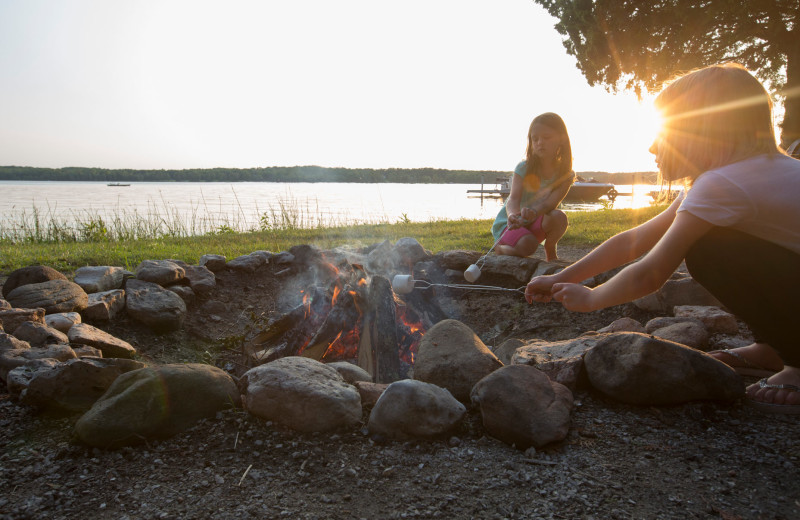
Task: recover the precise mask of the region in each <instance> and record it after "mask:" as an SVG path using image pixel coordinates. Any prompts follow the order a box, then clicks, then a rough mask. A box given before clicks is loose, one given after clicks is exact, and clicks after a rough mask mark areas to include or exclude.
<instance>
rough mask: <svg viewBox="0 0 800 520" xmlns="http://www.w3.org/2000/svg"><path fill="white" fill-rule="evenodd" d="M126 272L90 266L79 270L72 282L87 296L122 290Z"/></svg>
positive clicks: (101, 266)
mask: <svg viewBox="0 0 800 520" xmlns="http://www.w3.org/2000/svg"><path fill="white" fill-rule="evenodd" d="M126 272H127V271H126V270H125V269H123V268H122V267H113V266H108V265H90V266H86V267H80V268H78V270H77V271H75V277H74V278H73V279H72V281H73V282H75V283H76V284H78V285H80V286H81V288H82V289H83V290H84V291H86V293H87V294H91V293H99V292H105V291H111V290H114V289H120V288H122V282H123V280H124V278H125V273H126Z"/></svg>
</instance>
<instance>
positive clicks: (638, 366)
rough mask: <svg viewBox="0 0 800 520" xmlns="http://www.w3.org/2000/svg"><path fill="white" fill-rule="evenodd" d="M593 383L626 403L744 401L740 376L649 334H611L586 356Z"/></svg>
mask: <svg viewBox="0 0 800 520" xmlns="http://www.w3.org/2000/svg"><path fill="white" fill-rule="evenodd" d="M584 366H585V368H586V372H587V375H588V377H589V381H590V382H591V384H592V386H594V387H595V388H597V389H598V390H600V391H601V392H603V393H605V394H607V395H609V396H611V397H613V398H614V399H617V400H619V401H622V402H626V403H632V404H644V405H665V404H679V403H685V402H688V401H695V400H703V399H711V400H732V399H737V398H740V397H743V396H744V385H743V383H742V380H741V379H740V378H739V376H738V375H737V374H736V372H735V371H734V370H733V369H732V368H731V367H729V366H728V365H726V364H725V363H722V362H721V361H718V360H716V359H714V358H713V357H711V356H709V355H708V354H705V353H703V352H700V351H697V350H694V349H692V348H689V347H686V346H684V345H680V344H678V343H673V342H671V341H664V340H660V339H657V338H654V337H652V336H647V335H644V334H636V333H633V332H628V333H625V332H620V333H617V334H611V335H610V336H609V337H607V338H606V339H604V340H603V341H601V342H600V343H598V344H597V345H596V346H595V347H594V348H593V349H591V350H590V351H588V352H587V353H586V355H585V356H584Z"/></svg>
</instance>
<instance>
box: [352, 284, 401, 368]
mask: <svg viewBox="0 0 800 520" xmlns="http://www.w3.org/2000/svg"><path fill="white" fill-rule="evenodd" d="M367 302H368V305H367V309H368V310H367V312H366V315H365V317H364V324H363V327H362V335H361V339H362V340H361V342H360V344H359V347H358V365H359V366H360V367H361V368H363V369H364V370H366V371H367V372H369V373H370V375H372V379H373V381H375V382H376V383H391V382H393V381H397V380H398V379H400V356H399V346H398V341H397V322H396V316H395V300H394V291H392V285H391V283H390V282H389V280H387V279H386V278H384V277H383V276H375V277H373V278H372V282H371V283H370V286H369V296H368V298H367Z"/></svg>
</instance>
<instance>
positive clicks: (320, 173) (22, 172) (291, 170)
mask: <svg viewBox="0 0 800 520" xmlns="http://www.w3.org/2000/svg"><path fill="white" fill-rule="evenodd" d="M509 174H510V172H499V171H491V170H484V171H480V170H478V171H472V170H442V169H437V168H413V169H404V168H388V169H380V170H375V169H371V168H324V167H321V166H272V167H268V168H195V169H189V170H132V169H124V170H109V169H105V168H82V167H69V168H35V167H31V166H0V180H4V181H98V182H363V183H386V182H393V183H402V184H414V183H424V184H480V183H481V182H485V183H487V184H493V183H495V182H497V179H498V177H504V176H508V175H509ZM579 175H581V176H582V177H584V178H586V179H589V178H594V179H595V180H598V181H601V182H614V183H616V184H633V183H634V182H654V181H655V176H654V174H653V173H652V172H641V173H606V172H580V173H579ZM637 176H638V178H642V177H643V176H644V179H643V180H636V179H637Z"/></svg>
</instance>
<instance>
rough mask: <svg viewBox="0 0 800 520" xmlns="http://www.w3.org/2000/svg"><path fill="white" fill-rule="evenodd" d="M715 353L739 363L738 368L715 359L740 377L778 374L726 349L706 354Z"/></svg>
mask: <svg viewBox="0 0 800 520" xmlns="http://www.w3.org/2000/svg"><path fill="white" fill-rule="evenodd" d="M715 352H721V353H723V354H727V355H729V356H730V357H732V358H734V359H735V360H737V361H738V362H739V363H741V364H740V365H738V366H737V365H731V364H730V363H725V362H724V361H722V360H721V359H719V358H715V359H717V361H722V362H723V363H725V364H726V365H728V366H729V367H731V368H732V369H733V370H734V371H735V372H736V373H737V374H739V375H740V376H753V377H769V376H772V375H775V374H776V373H777V372H778V371H777V370H770V369H768V368H765V367H762V366H761V365H757V364H756V363H753V362H752V361H748V360H747V359H746V358H745V357H744V356H742V355H741V354H739V353H738V352H734V351H733V350H730V349H727V348H725V349H722V350H710V351H708V352H707V354H714V353H715ZM712 357H713V356H712Z"/></svg>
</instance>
